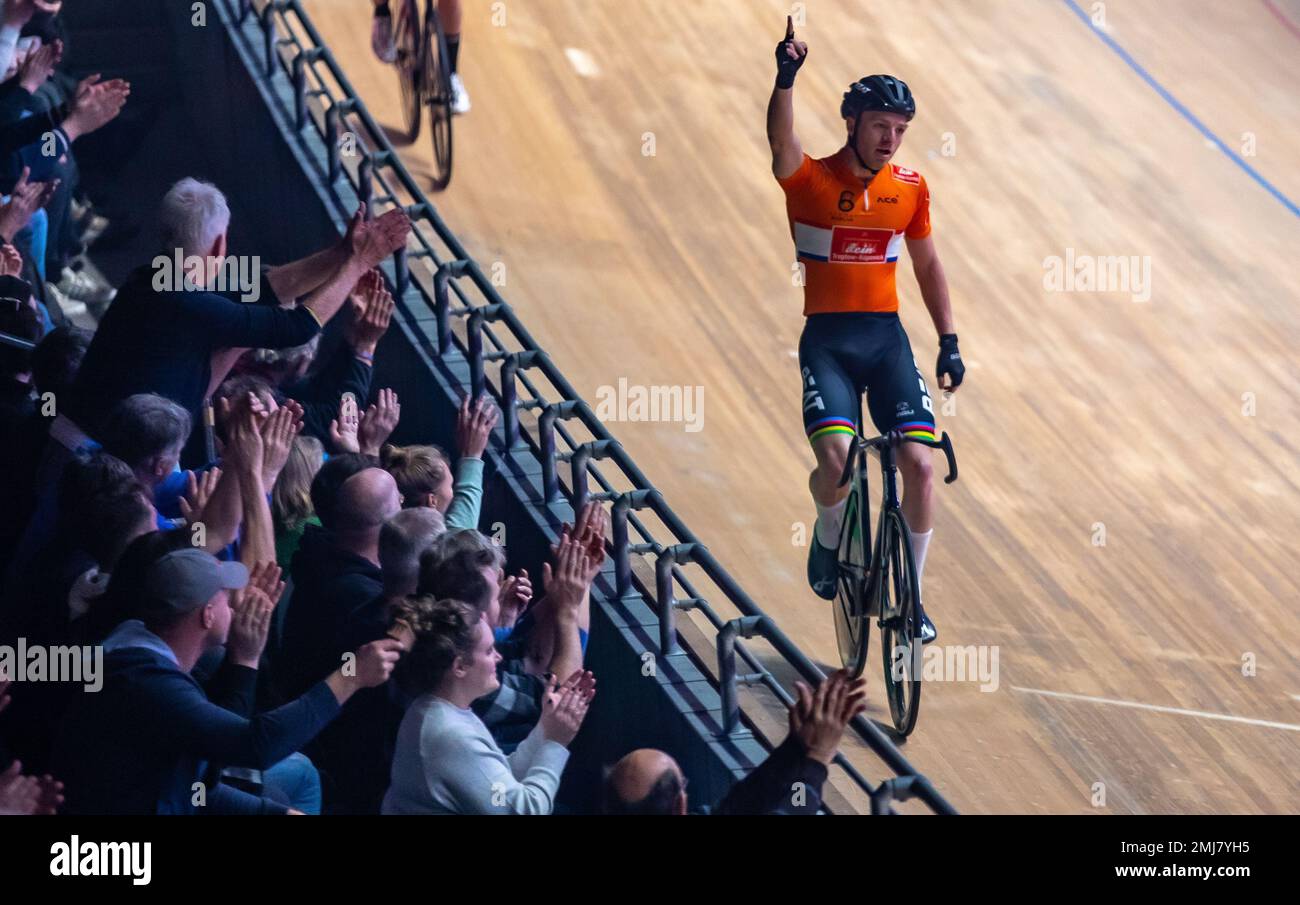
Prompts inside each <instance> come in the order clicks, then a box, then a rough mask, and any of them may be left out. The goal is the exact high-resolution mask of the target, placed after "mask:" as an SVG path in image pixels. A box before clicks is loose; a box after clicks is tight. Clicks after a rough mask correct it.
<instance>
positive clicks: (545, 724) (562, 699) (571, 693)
mask: <svg viewBox="0 0 1300 905" xmlns="http://www.w3.org/2000/svg"><path fill="white" fill-rule="evenodd" d="M595 696H596V677H595V676H593V675H592V674H591V673H589V672H587V671H586V670H582V669H579V670H578V671H577V672H575V673H574V674H573V675H571V676H569V678H568V680H567V681H565V683H564V684H563V685H559V684H557V683H556V681H555V680H554V679H553V680H552V682H551V687H550V688H549V689H548V690H547V691H546V694H545V695H544V696H543V698H542V718H541V720H540V721H539V722H540V724H541V729H542V734H543V735H544V736H546V738H547V739H548V740H550V741H553V742H558V743H559V744H561V745H564V746H565V747H566V748H567V747H568V746H569V744H570V743H572V741H573V739H574V737H576V736H577V734H578V730H579V729H581V728H582V721H583V720H585V719H586V718H587V711H588V709H589V708H590V707H591V700H592V698H594V697H595Z"/></svg>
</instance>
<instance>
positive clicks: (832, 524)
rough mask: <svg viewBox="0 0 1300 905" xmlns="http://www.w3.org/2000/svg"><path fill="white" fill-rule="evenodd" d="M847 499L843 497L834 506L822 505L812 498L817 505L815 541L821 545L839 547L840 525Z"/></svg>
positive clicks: (833, 548)
mask: <svg viewBox="0 0 1300 905" xmlns="http://www.w3.org/2000/svg"><path fill="white" fill-rule="evenodd" d="M847 501H848V497H845V498H844V499H842V500H840V501H839V502H838V503H836V504H835V505H834V506H823V505H822V504H821V503H818V502H817V501H816V500H813V502H814V503H816V505H817V542H818V543H819V544H821V545H822V546H823V547H829V548H830V549H832V550H837V549H839V546H840V527H841V526H843V524H844V504H845V502H847Z"/></svg>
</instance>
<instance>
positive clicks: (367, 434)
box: [357, 388, 402, 456]
mask: <svg viewBox="0 0 1300 905" xmlns="http://www.w3.org/2000/svg"><path fill="white" fill-rule="evenodd" d="M401 417H402V404H401V403H400V402H398V401H397V393H396V391H394V390H391V389H388V388H384V389H382V390H380V391H379V398H378V399H376V400H375V401H374V402H372V403H371V404H370V405H369V406H368V407H367V408H366V411H365V414H363V415H362V416H361V421H360V424H359V425H358V426H357V445H358V446H359V447H360V449H361V452H362V454H364V455H367V456H377V455H379V448H380V447H381V446H383V445H384V441H385V440H387V439H388V438H389V436H390V435H391V434H392V433H393V430H394V429H395V428H396V427H397V422H398V421H399V420H400V419H401Z"/></svg>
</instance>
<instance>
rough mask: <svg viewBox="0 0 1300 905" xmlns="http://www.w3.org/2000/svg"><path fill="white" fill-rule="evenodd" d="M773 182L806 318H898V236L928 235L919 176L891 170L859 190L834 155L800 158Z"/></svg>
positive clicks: (927, 192) (926, 204)
mask: <svg viewBox="0 0 1300 905" xmlns="http://www.w3.org/2000/svg"><path fill="white" fill-rule="evenodd" d="M777 181H778V182H779V183H780V184H781V188H782V189H784V190H785V207H786V213H787V214H788V215H789V217H790V234H791V235H792V236H793V237H794V244H795V249H796V251H797V252H798V255H799V261H800V263H802V264H803V265H804V268H805V271H806V273H805V279H804V293H803V299H804V304H803V313H804V315H809V314H824V313H827V312H842V311H897V310H898V294H897V293H896V292H895V291H894V269H895V267H896V266H897V262H898V251H899V248H900V247H901V246H902V244H903V237H904V236H906V237H907V238H909V239H924V238H925V237H926V236H928V235H930V190H929V189H928V188H927V187H926V185H925V180H924V179H922V178H921V174H920V173H918V172H916V171H915V170H908V169H905V168H903V167H900V166H896V165H894V164H892V163H891V164H890V165H889V166H888V167H885V168H884V169H882V170H881V171H880V172H879V173H877V174H876V177H875V178H874V179H872V180H871V184H870V185H868V186H867V187H866V189H865V190H864V189H863V186H862V180H861V179H859V178H858V177H857V176H855V175H854V174H853V171H852V170H851V169H849V167H848V166H846V165H845V164H843V163H841V162H839V161H837V160H836V159H835V157H834V156H833V155H832V156H831V157H823V158H822V159H820V160H813V159H812V158H811V157H809V156H808V155H807V154H805V155H804V156H803V164H802V165H801V166H800V167H799V169H797V170H795V171H794V172H793V173H791V174H790V175H789V176H787V177H786V178H785V179H778V180H777Z"/></svg>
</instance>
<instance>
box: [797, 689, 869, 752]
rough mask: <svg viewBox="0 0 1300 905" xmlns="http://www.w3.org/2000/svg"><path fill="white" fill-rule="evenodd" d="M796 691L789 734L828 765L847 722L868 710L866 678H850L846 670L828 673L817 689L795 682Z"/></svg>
mask: <svg viewBox="0 0 1300 905" xmlns="http://www.w3.org/2000/svg"><path fill="white" fill-rule="evenodd" d="M794 685H795V691H796V693H797V694H798V697H797V699H796V700H795V702H794V703H793V704H792V705H791V706H790V734H791V735H793V736H796V737H797V738H798V739H799V741H800V742H802V743H803V747H804V750H805V751H807V752H808V756H809V757H810V758H812V759H813V760H816V761H821V762H822V763H823V764H826V765H827V766H830V763H831V761H832V760H834V758H835V752H836V751H837V750H838V749H839V747H840V739H842V738H843V737H844V729H845V727H847V726H848V724H849V723H850V721H852V719H853V718H854V717H855V716H857V715H858V714H860V713H862V711H864V710H866V709H867V680H866V679H863V678H857V679H854V678H851V677H850V676H849V672H848V670H846V669H840V670H836V671H835V672H833V673H831V674H830V675H829V676H827V677H826V678H825V679H824V680H823V681H822V683H821V684H820V685H818V686H817V690H816V691H810V690H809V688H808V686H807V685H805V684H804V683H802V682H795V683H794Z"/></svg>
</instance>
